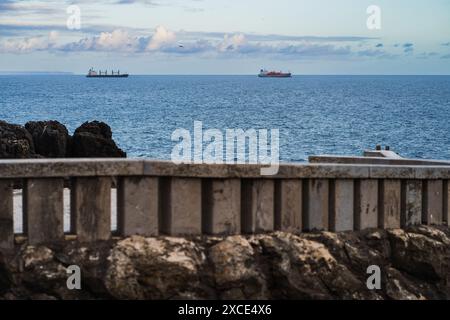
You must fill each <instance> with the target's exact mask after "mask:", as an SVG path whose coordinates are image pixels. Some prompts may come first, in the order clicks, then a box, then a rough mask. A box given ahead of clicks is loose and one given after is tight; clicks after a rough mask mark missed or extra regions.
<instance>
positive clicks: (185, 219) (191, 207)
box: [160, 178, 202, 236]
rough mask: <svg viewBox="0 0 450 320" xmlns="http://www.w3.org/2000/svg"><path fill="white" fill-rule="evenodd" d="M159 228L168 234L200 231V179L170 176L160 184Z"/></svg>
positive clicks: (194, 233) (193, 233)
mask: <svg viewBox="0 0 450 320" xmlns="http://www.w3.org/2000/svg"><path fill="white" fill-rule="evenodd" d="M161 201H162V203H161V205H162V211H161V216H160V219H161V230H162V231H163V232H164V233H166V234H169V235H173V236H179V235H197V234H201V231H202V221H201V218H202V181H201V179H198V178H170V179H167V180H165V181H163V185H162V186H161Z"/></svg>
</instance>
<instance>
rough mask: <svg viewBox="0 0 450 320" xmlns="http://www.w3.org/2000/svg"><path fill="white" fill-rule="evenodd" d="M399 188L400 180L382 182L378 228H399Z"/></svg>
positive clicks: (400, 186)
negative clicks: (381, 203)
mask: <svg viewBox="0 0 450 320" xmlns="http://www.w3.org/2000/svg"><path fill="white" fill-rule="evenodd" d="M401 188H402V184H401V181H400V180H393V179H386V180H383V182H382V194H381V197H382V202H383V206H382V208H380V209H381V214H380V217H379V218H380V221H379V227H380V228H383V229H389V228H400V225H401V221H400V220H401V218H400V211H401Z"/></svg>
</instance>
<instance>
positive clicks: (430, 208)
mask: <svg viewBox="0 0 450 320" xmlns="http://www.w3.org/2000/svg"><path fill="white" fill-rule="evenodd" d="M425 184H426V187H425V191H426V192H425V201H424V203H425V205H424V208H423V211H422V222H425V223H426V224H429V225H441V224H442V221H443V218H442V217H443V204H444V201H443V194H442V193H443V182H442V180H426V181H425Z"/></svg>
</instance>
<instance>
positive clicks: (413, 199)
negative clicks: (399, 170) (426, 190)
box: [402, 180, 422, 226]
mask: <svg viewBox="0 0 450 320" xmlns="http://www.w3.org/2000/svg"><path fill="white" fill-rule="evenodd" d="M404 215H405V217H404V222H403V223H402V226H411V225H418V224H421V223H422V181H421V180H407V181H406V183H405V213H404Z"/></svg>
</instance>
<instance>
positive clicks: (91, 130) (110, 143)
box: [71, 121, 126, 158]
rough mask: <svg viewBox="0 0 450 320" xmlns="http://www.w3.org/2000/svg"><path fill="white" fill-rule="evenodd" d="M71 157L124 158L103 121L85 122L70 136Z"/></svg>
mask: <svg viewBox="0 0 450 320" xmlns="http://www.w3.org/2000/svg"><path fill="white" fill-rule="evenodd" d="M71 156H72V157H98V158H124V157H126V153H125V152H124V151H122V150H121V149H120V148H119V147H118V146H117V145H116V143H115V142H114V140H113V139H112V132H111V128H110V127H109V126H108V125H107V124H106V123H104V122H99V121H92V122H85V123H83V124H82V125H81V126H80V127H79V128H77V129H76V130H75V133H74V135H73V137H72V154H71Z"/></svg>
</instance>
